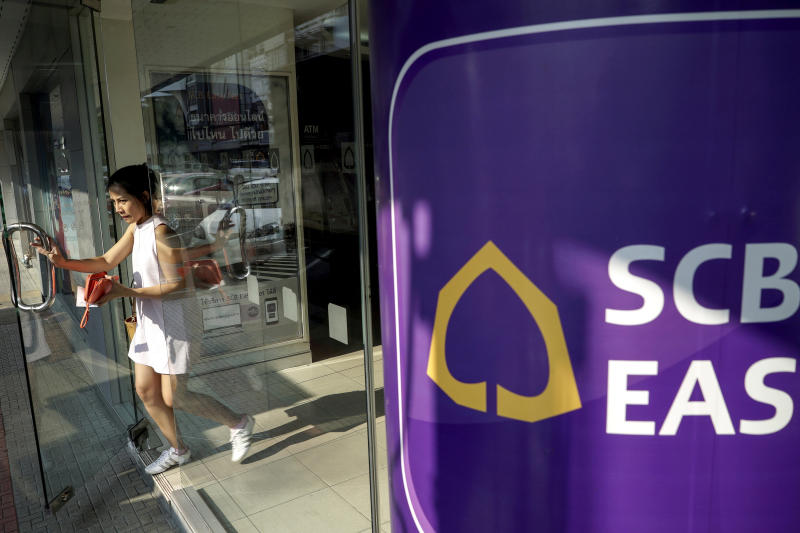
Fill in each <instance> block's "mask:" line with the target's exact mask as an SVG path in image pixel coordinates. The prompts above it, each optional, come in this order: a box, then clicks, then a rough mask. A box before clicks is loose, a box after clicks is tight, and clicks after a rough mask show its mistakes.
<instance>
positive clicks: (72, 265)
mask: <svg viewBox="0 0 800 533" xmlns="http://www.w3.org/2000/svg"><path fill="white" fill-rule="evenodd" d="M135 229H136V227H135V226H134V225H133V224H131V225H130V226H128V229H127V230H125V233H124V234H123V235H122V238H120V240H118V241H117V242H116V243H114V246H112V247H111V248H110V249H109V250H108V251H107V252H106V253H104V254H103V255H101V256H98V257H91V258H88V259H67V258H66V257H64V255H63V254H62V253H61V250H60V249H59V247H58V245H57V244H56V243H55V242H53V239H50V247H51V249H50V251H49V252H47V251H45V250H44V247H43V246H42V243H41V242H40V241H39V239H36V240H34V241H33V242H32V243H31V246H32V247H33V248H34V249H35V250H36V251H37V252H39V253H40V254H42V255H44V256H47V259H48V260H49V261H50V262H51V263H53V265H55V266H57V267H58V268H63V269H65V270H74V271H75V272H91V273H94V272H103V271H106V272H107V271H109V270H111V269H113V268H114V267H116V266H117V265H118V264H120V263H121V262H122V260H123V259H125V258H126V257H128V255H130V253H131V251H132V250H133V232H134V230H135Z"/></svg>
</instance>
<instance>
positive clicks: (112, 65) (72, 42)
mask: <svg viewBox="0 0 800 533" xmlns="http://www.w3.org/2000/svg"><path fill="white" fill-rule="evenodd" d="M274 4H275V3H273V2H261V1H249V0H246V1H236V2H217V1H200V2H197V1H192V2H182V1H166V2H150V1H138V0H135V1H133V2H131V1H129V0H120V1H116V0H104V1H102V2H78V1H70V0H64V1H58V2H50V3H37V2H30V1H28V2H26V1H20V2H3V4H2V12H1V13H2V15H0V16H1V17H2V18H0V24H2V30H0V34H2V38H1V39H2V40H3V43H2V45H3V47H4V48H3V50H4V51H5V56H4V59H3V61H4V67H3V72H2V78H0V101H1V102H2V103H0V115H1V116H2V121H3V122H2V127H0V130H2V131H1V134H2V140H3V142H2V146H1V148H2V151H0V183H2V199H3V208H4V221H3V224H4V228H5V238H4V241H5V242H6V243H7V246H6V248H7V255H8V259H9V272H10V278H11V280H12V287H11V289H10V290H9V294H8V296H7V298H6V304H7V305H10V304H11V303H14V304H16V305H17V306H18V310H19V311H18V313H19V315H18V316H19V321H20V328H19V332H20V333H19V335H20V337H21V340H22V344H23V346H24V352H25V359H26V363H27V364H26V371H27V379H28V384H29V389H30V400H31V402H30V403H31V408H32V413H33V416H32V418H33V423H34V425H35V429H36V440H37V449H38V458H39V466H40V475H41V480H42V484H43V487H44V495H45V496H44V499H43V501H42V502H41V505H42V506H43V507H44V506H48V507H49V508H50V510H51V511H52V512H55V513H56V516H58V514H59V513H64V514H69V512H68V511H67V512H64V511H63V509H65V508H67V507H68V506H69V505H70V501H69V500H70V499H71V498H72V495H73V494H75V493H77V492H79V491H80V489H81V487H82V486H83V485H85V484H86V483H88V482H89V481H90V480H92V479H95V478H96V477H97V475H98V474H99V473H101V472H102V469H103V468H104V466H105V465H107V464H108V461H109V460H110V459H111V458H112V457H113V456H115V454H117V453H118V452H119V451H120V450H122V449H125V448H128V447H130V448H131V453H134V454H135V455H137V456H139V457H140V462H141V463H142V464H144V463H148V462H150V461H151V460H152V459H154V458H155V457H156V456H157V454H158V449H159V448H160V447H162V446H163V445H164V444H166V441H165V440H163V436H161V435H160V433H159V432H158V430H157V428H156V425H155V424H153V423H152V421H150V420H148V417H147V414H146V412H145V410H144V408H143V406H142V404H141V402H140V401H139V399H138V398H137V395H136V393H135V390H134V386H133V383H134V381H133V366H132V363H131V362H130V360H129V359H128V356H127V354H128V350H129V340H128V338H127V335H126V328H125V324H124V319H125V318H126V317H127V316H129V315H130V314H131V302H129V301H128V300H125V299H117V300H114V301H113V302H112V303H111V304H110V305H107V306H103V307H101V308H97V309H92V310H91V312H90V314H89V320H88V325H87V326H86V327H85V328H81V327H79V324H80V322H81V319H82V318H83V313H84V307H82V306H79V305H76V299H77V298H78V297H79V293H80V291H81V290H82V289H83V286H84V285H85V278H86V275H85V274H80V273H76V272H68V271H66V270H60V269H52V268H50V267H48V265H47V263H46V261H44V260H43V259H42V258H41V257H40V256H38V255H37V254H36V253H35V252H34V251H33V249H32V248H31V247H30V245H29V243H30V241H31V240H32V239H33V238H35V236H37V235H39V233H36V232H37V231H41V232H42V234H43V235H47V236H50V237H52V239H53V241H54V242H55V243H56V244H57V246H58V247H59V248H60V249H61V250H62V251H63V252H64V254H65V255H67V256H68V257H73V258H86V257H94V256H98V255H101V254H102V253H104V252H105V251H107V250H108V249H109V248H110V247H111V246H112V245H113V244H114V242H116V240H117V239H118V238H120V237H121V236H122V234H123V233H124V231H125V229H126V227H127V224H126V223H124V222H123V221H122V220H120V218H119V217H117V216H116V215H115V212H114V207H113V206H112V204H111V202H110V199H109V197H108V194H107V192H106V184H107V181H108V177H109V175H110V174H111V173H113V172H114V171H115V170H116V169H118V168H121V167H123V166H126V165H130V164H139V163H144V162H147V163H148V165H149V166H150V168H151V169H153V170H154V171H156V173H157V175H158V177H159V178H160V179H159V181H158V182H157V183H154V184H152V187H151V189H152V190H151V193H152V195H153V197H154V198H157V199H159V200H160V206H159V208H160V211H159V212H160V215H161V216H163V217H164V218H165V219H166V221H167V224H168V226H169V227H170V229H171V235H172V237H171V241H172V245H173V246H174V247H179V248H183V249H191V248H192V247H198V246H202V245H204V244H209V243H213V242H214V241H215V236H216V232H217V230H218V227H219V225H220V221H221V220H222V219H223V218H226V220H228V221H229V222H228V225H229V226H232V227H233V230H232V232H233V235H232V237H231V238H230V239H228V241H227V242H226V244H225V246H223V247H222V248H220V249H218V250H217V251H216V252H215V253H214V254H212V255H209V256H206V257H204V258H202V259H204V260H205V261H206V262H207V263H206V264H213V265H218V266H219V268H220V273H221V277H222V282H221V283H219V284H217V283H214V284H213V286H211V287H209V286H208V285H204V286H202V288H201V286H200V284H197V285H195V286H194V287H193V288H191V289H187V290H185V291H183V292H182V293H181V294H180V295H178V296H177V298H175V297H173V303H170V302H169V301H167V300H166V299H165V300H164V303H163V305H164V308H163V309H164V314H165V317H167V318H166V320H165V325H164V328H165V329H166V330H168V332H169V333H174V334H176V335H178V332H180V334H181V335H188V336H189V338H190V340H191V342H192V346H193V350H192V356H191V370H190V373H189V374H188V379H187V381H188V384H187V386H186V391H187V392H186V393H185V395H183V400H182V399H181V397H182V395H181V394H177V396H176V399H175V402H176V404H177V406H178V407H179V408H180V407H181V405H180V404H181V401H184V402H185V403H184V405H183V406H184V407H185V408H186V410H185V411H180V414H177V415H176V422H177V425H178V426H179V428H180V429H179V431H180V433H181V438H182V439H183V441H184V442H185V443H186V445H187V446H188V447H189V448H190V449H191V451H192V456H193V460H192V461H191V462H190V463H188V464H187V465H185V466H183V467H181V468H177V469H173V470H170V471H168V472H167V473H165V474H163V475H160V476H158V479H157V482H158V484H159V486H161V487H162V488H163V491H164V493H165V494H166V495H167V497H168V498H170V499H171V502H172V505H173V507H176V508H178V511H177V512H178V514H179V515H181V516H189V517H190V518H191V520H189V523H193V522H192V521H196V520H197V519H198V517H200V518H201V519H203V517H205V518H204V519H205V520H206V521H207V525H209V527H211V528H212V529H215V528H217V527H223V528H227V529H230V528H234V529H237V530H239V529H244V528H246V527H256V528H259V529H264V528H265V527H267V526H266V524H272V526H271V527H276V526H275V524H281V523H283V524H286V529H287V530H291V529H292V528H294V529H297V528H300V530H323V529H327V526H325V525H324V524H327V523H331V521H332V522H335V523H337V524H338V526H337V527H341V528H342V531H362V530H365V529H370V528H372V529H374V530H375V531H378V530H379V529H380V528H381V521H383V522H387V521H388V520H389V518H388V511H386V510H384V518H379V511H380V510H379V508H378V501H379V500H380V498H379V493H380V492H381V491H383V492H384V497H383V499H384V501H385V499H386V498H385V492H386V490H388V480H387V462H386V451H385V449H386V448H385V438H381V435H384V434H385V430H384V429H383V425H382V420H383V418H382V415H383V407H382V406H383V400H382V398H383V395H382V371H381V351H380V334H379V332H378V329H379V328H378V327H377V324H378V322H377V315H378V312H377V302H374V301H373V299H372V298H371V297H370V294H371V293H372V292H375V293H377V286H376V281H377V275H373V276H370V273H371V272H372V271H374V270H375V268H376V265H375V261H374V256H375V247H374V245H372V244H371V242H370V240H371V239H374V209H373V208H371V207H368V206H374V186H373V185H372V183H373V180H372V172H371V171H366V170H365V169H366V168H368V167H367V165H366V164H365V159H371V158H369V157H368V156H367V155H366V154H368V153H370V151H371V148H370V146H369V145H370V143H371V140H370V138H369V131H370V130H369V128H364V126H363V125H364V124H365V123H366V124H369V116H368V115H367V116H366V118H365V113H368V110H369V96H368V91H367V90H365V88H366V87H368V83H365V82H363V79H364V78H363V77H364V76H367V75H368V72H367V66H366V65H367V58H368V42H367V40H366V35H367V33H366V30H365V29H363V28H361V27H360V26H364V27H365V26H366V22H365V19H364V18H362V19H361V22H359V20H358V19H359V17H358V14H357V9H356V8H357V7H358V6H356V5H355V4H353V5H348V4H346V3H345V4H342V3H341V2H335V1H334V2H328V1H326V0H311V1H308V2H293V3H288V4H287V5H285V6H283V5H281V6H276V5H274ZM362 17H363V15H362ZM353 35H355V36H356V37H353ZM362 68H363V73H362ZM369 164H370V165H371V161H370V163H369ZM370 221H372V222H370ZM370 229H371V230H372V233H371V234H370ZM183 267H185V268H190V264H188V263H187V264H184V265H183ZM109 274H112V275H117V276H119V278H120V281H121V283H123V284H125V285H133V286H137V283H140V281H139V280H136V279H134V278H133V276H132V270H131V265H130V262H129V260H126V261H125V262H123V263H122V264H120V265H119V267H118V268H117V269H115V271H113V272H109ZM370 279H373V282H369V280H370ZM3 291H4V292H5V291H6V289H5V288H4V289H3ZM176 299H177V301H178V302H179V303H180V306H181V307H182V309H183V310H184V311H185V312H184V313H182V314H181V316H182V317H183V318H182V319H181V320H178V321H174V320H173V321H172V322H171V319H170V318H169V317H175V316H177V315H175V313H174V308H172V307H170V305H172V304H174V300H176ZM364 309H366V310H367V312H366V313H364V312H363V310H364ZM373 321H375V324H376V328H375V333H374V334H373V333H372V331H373V329H372V323H373ZM365 339H366V341H367V342H366V345H367V349H366V350H365V349H364V345H365V342H364V341H365ZM193 398H194V400H193ZM198 398H201V400H200V401H199V403H198V401H196V400H197V399H198ZM202 398H205V399H202ZM209 398H210V399H209ZM218 404H222V405H224V406H225V407H227V408H228V409H230V410H231V411H234V412H236V413H249V414H251V415H252V416H253V417H254V418H255V428H254V440H253V445H252V448H251V451H250V454H249V456H248V457H247V458H246V459H245V460H244V461H242V462H241V463H239V464H236V463H232V462H231V460H230V453H231V452H230V445H229V444H228V437H229V435H228V430H227V428H226V427H224V426H221V425H220V424H219V423H216V422H211V421H209V419H207V418H204V416H203V415H204V414H205V415H208V416H211V418H214V416H213V415H212V414H209V412H210V411H213V409H214V408H215V407H214V405H218ZM176 412H178V411H176ZM189 412H191V413H192V414H188V413H189ZM309 510H310V511H311V512H310V513H309ZM187 513H188V514H187ZM315 517H316V518H315ZM323 517H324V518H323Z"/></svg>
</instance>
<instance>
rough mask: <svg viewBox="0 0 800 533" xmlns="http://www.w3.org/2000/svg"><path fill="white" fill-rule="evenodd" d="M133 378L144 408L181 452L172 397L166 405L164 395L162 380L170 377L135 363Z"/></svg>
mask: <svg viewBox="0 0 800 533" xmlns="http://www.w3.org/2000/svg"><path fill="white" fill-rule="evenodd" d="M133 376H134V383H135V385H136V394H137V395H138V396H139V398H140V399H141V400H142V403H143V404H144V408H145V409H147V412H148V413H149V414H150V416H151V417H152V419H153V420H154V421H155V423H156V425H157V426H158V429H160V430H161V433H163V434H164V437H165V438H166V439H167V440H168V441H169V443H170V445H171V446H172V447H173V448H175V449H178V450H180V449H181V448H182V445H181V442H180V439H178V429H177V427H176V426H175V414H174V413H173V411H172V405H171V404H172V401H171V399H172V395H171V394H170V403H169V404H167V403H165V401H164V396H163V395H162V385H161V384H162V380H163V378H164V377H166V378H169V376H163V375H162V374H158V373H157V372H156V371H155V370H153V369H152V368H151V367H149V366H147V365H141V364H139V363H134V374H133Z"/></svg>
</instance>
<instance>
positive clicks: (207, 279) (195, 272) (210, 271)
mask: <svg viewBox="0 0 800 533" xmlns="http://www.w3.org/2000/svg"><path fill="white" fill-rule="evenodd" d="M178 272H179V273H180V275H181V276H186V275H187V274H189V273H191V274H192V276H194V279H195V280H197V281H200V282H201V283H204V284H206V285H219V284H220V283H222V271H221V270H220V269H219V263H217V260H216V259H200V260H198V261H184V262H183V266H182V267H179V268H178Z"/></svg>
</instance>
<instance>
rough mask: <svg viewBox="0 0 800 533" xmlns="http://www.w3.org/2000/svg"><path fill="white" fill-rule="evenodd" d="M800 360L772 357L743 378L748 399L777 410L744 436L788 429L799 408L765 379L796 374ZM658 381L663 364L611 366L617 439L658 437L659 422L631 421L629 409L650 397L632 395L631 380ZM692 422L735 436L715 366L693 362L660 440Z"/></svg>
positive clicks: (611, 422) (744, 428)
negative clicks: (691, 418) (697, 392)
mask: <svg viewBox="0 0 800 533" xmlns="http://www.w3.org/2000/svg"><path fill="white" fill-rule="evenodd" d="M796 370H797V359H795V358H793V357H770V358H767V359H762V360H760V361H756V362H755V363H753V364H752V365H751V366H750V368H748V369H747V372H746V373H745V377H744V389H745V392H746V393H747V395H748V396H749V397H750V398H751V399H752V400H754V401H756V402H758V403H763V404H766V405H770V406H772V407H774V408H775V414H774V415H773V416H772V417H771V418H767V419H764V420H745V419H742V420H740V421H739V433H743V434H747V435H769V434H772V433H777V432H778V431H780V430H782V429H783V428H785V427H786V426H787V425H788V424H789V422H790V421H791V419H792V415H793V414H794V402H793V400H792V397H791V396H789V394H787V393H786V392H785V391H782V390H779V389H775V388H773V387H768V386H766V384H765V383H764V379H765V378H766V376H768V375H770V374H775V373H787V372H788V373H795V372H796ZM634 375H636V376H656V375H658V361H623V360H610V361H609V362H608V394H607V403H606V433H609V434H616V435H655V426H656V422H655V421H654V420H630V419H629V417H628V412H627V411H628V406H629V405H648V404H649V403H650V391H648V390H647V389H643V388H641V387H640V388H638V389H629V388H628V376H634ZM696 387H699V389H700V392H701V394H702V396H703V399H702V400H692V399H691V397H692V393H693V392H694V390H695V388H696ZM687 416H702V417H708V419H709V421H710V422H711V427H712V428H713V429H714V432H715V433H716V434H717V435H734V434H735V433H736V431H735V429H734V425H733V421H732V419H731V415H730V412H729V411H728V407H727V404H726V403H725V397H724V395H723V392H722V388H721V387H720V384H719V381H718V380H717V375H716V373H715V371H714V366H713V364H712V363H711V361H705V360H698V361H692V362H691V363H690V364H689V368H688V369H687V371H686V374H685V375H684V377H683V381H681V384H680V387H679V388H678V392H677V393H676V394H675V397H674V398H673V401H672V404H671V405H670V408H669V412H668V413H667V416H666V417H665V418H664V421H663V423H662V424H661V429H660V430H659V432H658V434H659V435H665V436H673V435H677V433H678V430H679V428H680V425H681V422H682V421H683V419H684V417H687Z"/></svg>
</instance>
